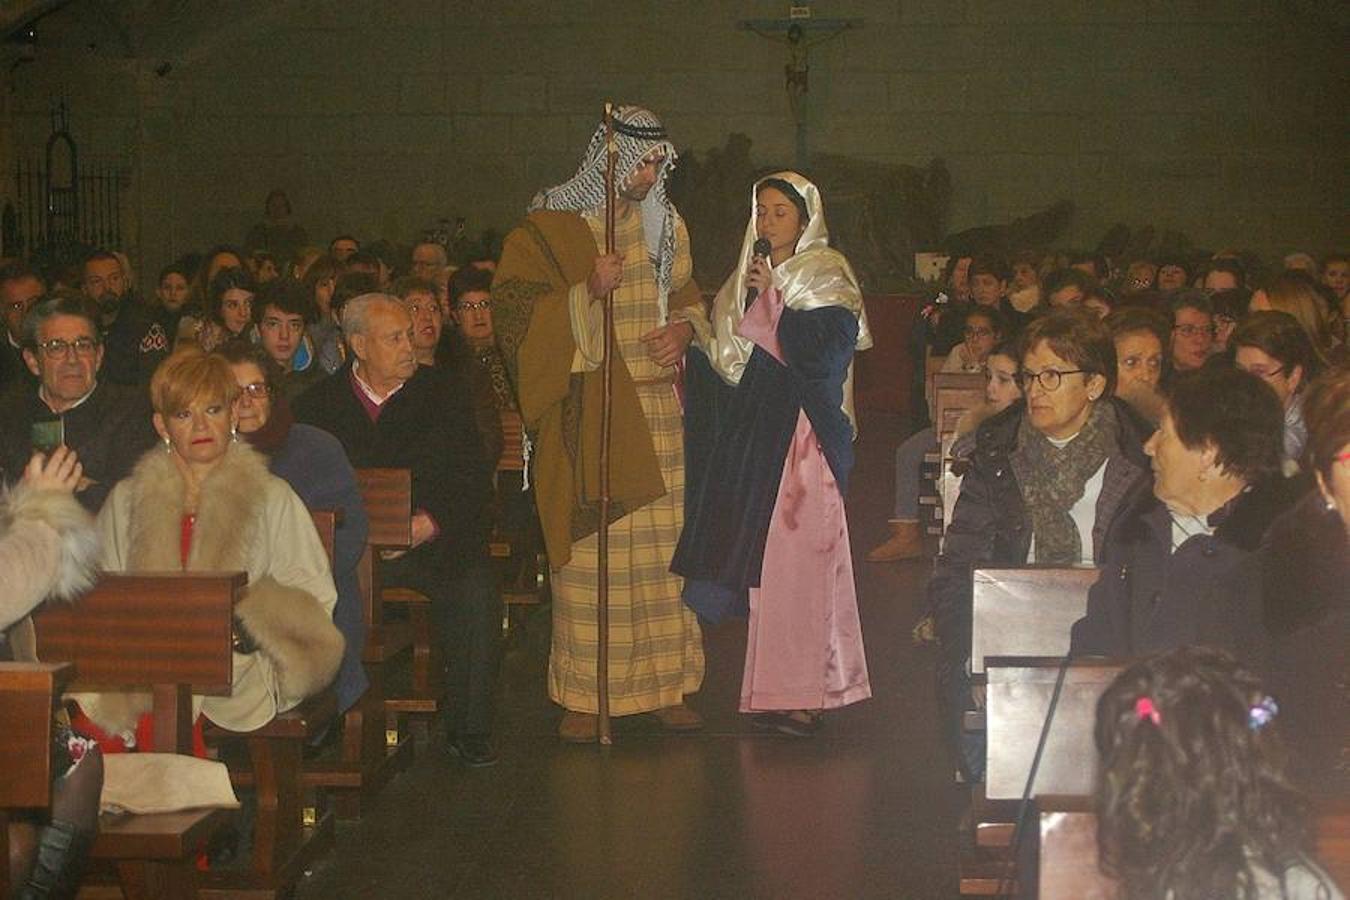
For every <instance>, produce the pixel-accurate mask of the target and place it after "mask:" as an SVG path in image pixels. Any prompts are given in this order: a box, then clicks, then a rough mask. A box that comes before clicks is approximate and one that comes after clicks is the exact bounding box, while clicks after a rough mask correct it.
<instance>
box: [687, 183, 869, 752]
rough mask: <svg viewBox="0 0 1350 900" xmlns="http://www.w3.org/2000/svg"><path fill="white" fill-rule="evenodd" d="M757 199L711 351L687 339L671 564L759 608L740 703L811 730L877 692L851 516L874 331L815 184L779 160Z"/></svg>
mask: <svg viewBox="0 0 1350 900" xmlns="http://www.w3.org/2000/svg"><path fill="white" fill-rule="evenodd" d="M750 200H751V215H750V222H749V224H748V225H747V226H746V229H745V240H744V243H743V246H742V249H741V259H742V260H743V261H744V262H743V265H742V267H738V268H737V270H736V271H735V272H733V273H732V274H731V276H730V277H729V278H728V279H727V281H726V283H725V284H723V285H722V289H721V291H719V292H718V294H717V299H716V301H715V302H714V306H713V317H712V331H711V333H708V334H700V335H699V347H700V349H701V350H702V351H703V355H702V356H700V355H699V354H695V353H691V354H689V360H690V363H689V365H690V370H691V371H690V379H689V382H690V388H691V390H692V391H693V394H692V395H691V398H690V405H691V406H692V405H693V404H695V403H699V402H700V401H701V405H700V407H699V409H698V410H697V411H694V412H693V414H692V416H691V421H690V422H689V425H688V427H689V428H690V429H691V430H692V432H693V433H692V434H691V440H692V442H693V447H692V448H691V449H692V453H691V454H690V456H691V457H692V459H693V460H696V463H693V464H691V474H692V477H691V478H690V487H689V490H688V493H687V498H686V502H687V503H688V512H687V515H686V520H685V527H684V532H683V534H682V535H681V537H680V544H679V547H678V549H677V550H676V553H675V559H674V562H673V564H672V566H671V568H672V570H673V571H675V572H677V573H678V574H681V575H684V576H685V578H686V579H687V580H686V583H685V589H684V597H685V602H686V603H687V604H688V605H689V606H690V607H692V608H693V609H694V610H695V611H696V612H698V613H699V615H700V616H702V617H703V618H705V619H707V620H710V621H717V620H719V619H721V618H723V617H724V616H726V615H728V614H731V613H736V612H740V613H746V612H748V614H749V618H750V629H749V639H748V642H747V645H746V655H745V674H744V677H743V679H742V683H741V699H740V710H741V712H743V713H749V714H755V715H756V719H755V722H756V724H757V725H760V726H762V727H766V728H771V729H774V730H777V731H781V732H783V733H786V734H791V735H795V736H802V737H805V736H809V735H811V734H813V733H814V732H815V731H816V730H817V728H818V726H819V721H820V713H821V711H822V710H825V709H834V708H838V707H841V706H845V705H848V704H850V703H855V702H857V701H859V700H864V699H866V698H868V697H870V696H871V695H872V690H871V686H870V684H869V682H868V678H867V663H866V660H865V658H864V654H863V641H862V628H861V624H860V622H859V619H858V603H857V595H856V592H855V587H854V583H853V563H852V560H851V558H850V554H849V539H848V522H847V520H846V519H845V516H844V492H845V490H846V489H847V485H848V476H849V471H850V470H851V469H852V466H853V446H852V444H853V438H854V436H855V432H856V430H855V427H854V419H853V403H852V400H853V398H852V378H851V376H852V371H853V354H854V351H855V350H862V349H866V348H867V347H870V346H871V344H872V340H871V335H870V334H869V333H868V329H867V318H866V316H865V314H864V312H863V305H862V292H861V291H860V290H859V287H858V279H857V277H856V276H855V275H854V274H853V269H852V268H851V267H850V266H849V264H848V260H847V259H845V258H844V257H843V255H842V254H840V253H839V252H838V251H836V250H833V249H831V248H830V246H829V231H828V229H827V228H826V225H825V215H824V210H823V207H822V205H821V199H820V192H819V190H817V188H816V186H815V185H814V184H812V183H811V182H810V181H808V180H806V179H805V178H803V177H802V176H801V175H798V174H797V173H795V172H779V173H776V174H774V175H772V176H770V177H768V178H765V179H762V180H761V181H759V182H758V183H756V184H755V186H754V190H753V191H752V192H751V198H750ZM756 239H761V240H766V241H768V244H769V247H770V251H769V254H768V258H767V259H766V258H765V257H763V256H757V255H755V254H754V251H753V248H754V247H755V243H756ZM760 247H761V249H762V248H763V244H762V243H761V245H760ZM748 290H749V291H753V292H755V294H756V296H753V297H748V296H747V291H748ZM710 370H711V371H710ZM713 373H715V375H716V376H717V377H718V379H720V380H713V379H712V377H711V376H712V375H713ZM727 386H731V387H727ZM709 404H710V405H709ZM687 452H688V450H687ZM693 465H697V466H699V471H697V472H696V473H695V472H694V469H693Z"/></svg>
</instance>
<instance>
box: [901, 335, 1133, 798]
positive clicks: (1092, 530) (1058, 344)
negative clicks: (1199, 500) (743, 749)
mask: <svg viewBox="0 0 1350 900" xmlns="http://www.w3.org/2000/svg"><path fill="white" fill-rule="evenodd" d="M1021 361H1022V372H1021V374H1020V376H1019V378H1020V380H1021V383H1022V388H1023V392H1024V394H1025V396H1026V400H1025V401H1024V402H1019V403H1015V404H1014V405H1013V406H1011V407H1010V408H1008V409H1007V410H1005V411H1004V412H1002V413H1000V414H998V415H997V416H994V417H993V418H992V419H990V420H988V421H987V422H985V423H984V424H983V425H981V426H980V429H979V431H978V432H977V433H976V439H975V440H976V444H975V451H974V453H973V454H972V455H971V458H970V469H969V471H967V473H966V475H965V478H964V480H963V481H962V484H961V494H960V497H959V498H958V499H957V501H956V508H955V510H954V511H953V514H952V521H951V524H950V525H949V526H948V528H947V533H946V537H945V538H944V544H943V551H942V555H941V556H940V557H939V558H938V561H937V566H936V570H935V573H934V576H933V579H932V580H931V581H930V582H929V586H928V597H929V605H930V608H931V610H932V613H933V616H934V619H935V623H936V627H937V636H938V641H939V643H940V644H941V657H940V659H939V663H938V692H939V701H940V704H941V705H942V718H943V722H944V730H945V733H946V735H947V737H948V739H949V741H950V743H951V745H952V746H953V748H956V747H959V746H960V734H961V732H960V719H961V712H962V710H964V709H968V708H970V707H971V705H972V701H971V697H970V689H969V674H968V672H969V663H970V628H971V570H972V569H974V568H976V567H986V566H1020V565H1024V564H1027V563H1035V564H1042V565H1059V566H1076V565H1087V566H1090V565H1093V564H1095V563H1098V562H1100V560H1101V556H1102V549H1103V547H1104V545H1105V535H1106V533H1107V530H1108V528H1109V527H1110V525H1111V523H1112V522H1113V521H1114V519H1115V518H1116V517H1117V516H1118V515H1119V513H1120V511H1121V509H1122V508H1123V504H1124V501H1125V500H1126V498H1127V497H1128V496H1129V495H1130V494H1131V493H1132V492H1133V491H1135V490H1137V489H1138V487H1139V485H1141V484H1147V481H1148V464H1147V460H1146V459H1145V458H1144V455H1143V451H1142V449H1141V445H1142V443H1143V440H1144V438H1145V437H1147V435H1148V432H1149V431H1150V428H1149V426H1147V425H1146V424H1144V423H1143V422H1142V421H1141V420H1140V419H1139V418H1138V417H1137V415H1136V414H1135V413H1134V412H1133V411H1132V410H1131V409H1130V408H1129V407H1128V406H1127V405H1126V404H1125V403H1124V402H1122V401H1119V400H1117V399H1115V398H1114V397H1113V396H1112V395H1113V393H1114V390H1115V383H1116V351H1115V344H1114V342H1113V340H1112V338H1111V334H1110V332H1109V331H1108V330H1107V329H1106V327H1105V326H1104V325H1103V324H1102V322H1101V321H1100V320H1099V319H1097V318H1096V317H1095V316H1092V315H1089V314H1085V313H1083V312H1081V311H1076V310H1061V311H1056V312H1052V313H1050V314H1049V315H1046V316H1044V317H1042V318H1039V319H1036V320H1035V321H1033V322H1032V323H1031V324H1030V325H1028V326H1027V329H1026V331H1025V332H1024V333H1023V335H1022V342H1021ZM959 757H960V758H959V763H960V765H961V766H962V769H963V772H964V774H966V775H967V776H968V777H973V778H978V777H980V775H981V773H982V772H983V769H984V759H983V745H982V744H979V745H975V744H972V745H970V746H966V747H961V751H960V754H959Z"/></svg>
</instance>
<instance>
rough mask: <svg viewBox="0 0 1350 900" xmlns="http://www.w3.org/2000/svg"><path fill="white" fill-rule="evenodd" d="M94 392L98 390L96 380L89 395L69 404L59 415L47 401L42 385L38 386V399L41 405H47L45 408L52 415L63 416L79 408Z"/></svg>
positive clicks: (44, 388)
mask: <svg viewBox="0 0 1350 900" xmlns="http://www.w3.org/2000/svg"><path fill="white" fill-rule="evenodd" d="M96 390H98V381H97V380H95V381H94V386H93V387H91V388H90V389H89V393H87V394H85V395H84V396H83V397H81V398H80V399H78V400H76V401H75V402H74V403H72V404H70V406H67V407H66V408H65V409H63V410H61V411H60V412H59V413H58V412H56V410H55V409H54V408H53V407H52V402H51V401H50V400H48V399H47V388H46V387H44V386H43V385H38V399H40V400H41V401H42V402H43V403H45V404H47V408H48V409H50V410H51V411H52V412H53V413H56V415H58V416H63V415H65V414H66V413H68V412H70V411H71V410H72V409H74V408H75V407H77V406H79V405H80V404H81V403H83V402H84V401H86V400H88V399H89V398H90V397H92V396H93V394H94V391H96Z"/></svg>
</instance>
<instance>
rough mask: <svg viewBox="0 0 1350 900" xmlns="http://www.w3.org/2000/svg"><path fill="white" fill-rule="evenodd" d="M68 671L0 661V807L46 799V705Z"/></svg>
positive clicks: (42, 804) (71, 671) (43, 803)
mask: <svg viewBox="0 0 1350 900" xmlns="http://www.w3.org/2000/svg"><path fill="white" fill-rule="evenodd" d="M74 675H75V667H74V666H73V665H70V664H69V663H0V809H25V808H28V809H45V808H46V807H47V804H48V803H49V802H50V800H51V781H52V772H51V746H52V745H51V730H52V710H53V708H54V706H55V704H56V701H57V699H58V698H59V697H60V696H61V690H62V688H63V686H64V685H65V684H67V683H68V682H69V681H70V680H71V679H72V678H73V677H74ZM5 859H8V857H5ZM0 896H4V895H2V894H0Z"/></svg>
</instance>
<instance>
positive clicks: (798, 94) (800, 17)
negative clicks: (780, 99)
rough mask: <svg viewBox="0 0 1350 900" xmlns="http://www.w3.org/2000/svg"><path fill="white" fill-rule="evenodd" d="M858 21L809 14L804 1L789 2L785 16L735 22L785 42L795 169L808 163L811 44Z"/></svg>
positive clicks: (856, 26)
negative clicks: (807, 104)
mask: <svg viewBox="0 0 1350 900" xmlns="http://www.w3.org/2000/svg"><path fill="white" fill-rule="evenodd" d="M862 24H863V20H862V19H816V18H812V16H811V7H810V6H809V5H807V4H799V5H793V6H792V7H791V8H790V9H789V11H788V17H787V18H786V19H743V20H742V21H740V22H738V23H737V27H738V28H741V29H743V30H745V31H751V32H754V33H755V34H757V35H759V36H760V37H763V38H768V39H769V40H771V41H776V42H780V43H784V44H786V45H787V48H788V61H787V65H785V66H784V67H783V73H784V86H785V87H786V88H787V93H788V108H789V110H790V111H791V112H792V121H793V124H794V125H795V126H796V130H797V160H796V165H797V168H798V170H801V169H804V168H806V167H807V166H808V165H809V164H810V151H809V148H808V146H807V140H806V137H807V130H806V129H807V119H806V112H807V109H806V95H807V93H808V92H809V90H810V74H811V63H810V53H811V48H812V47H814V46H816V45H817V44H823V43H824V42H825V41H827V40H829V39H830V38H833V37H837V36H838V35H840V34H843V33H844V32H845V31H848V30H850V29H854V28H859V27H861V26H862Z"/></svg>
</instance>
